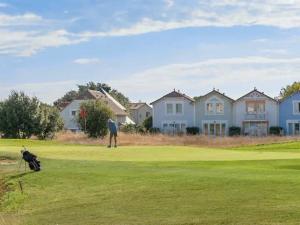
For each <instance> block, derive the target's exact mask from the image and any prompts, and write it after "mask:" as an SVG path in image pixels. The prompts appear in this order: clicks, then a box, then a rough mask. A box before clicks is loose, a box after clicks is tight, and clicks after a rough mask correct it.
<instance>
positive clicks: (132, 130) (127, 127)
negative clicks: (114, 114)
mask: <svg viewBox="0 0 300 225" xmlns="http://www.w3.org/2000/svg"><path fill="white" fill-rule="evenodd" d="M121 131H122V132H124V133H136V126H135V125H134V124H126V125H124V126H122V127H121Z"/></svg>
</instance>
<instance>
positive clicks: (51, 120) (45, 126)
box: [35, 104, 64, 139]
mask: <svg viewBox="0 0 300 225" xmlns="http://www.w3.org/2000/svg"><path fill="white" fill-rule="evenodd" d="M63 127H64V123H63V120H62V118H61V117H60V115H59V111H58V109H57V108H55V107H52V106H50V105H47V104H40V107H39V111H38V116H37V127H36V132H35V134H36V135H37V136H38V138H39V139H47V138H53V137H54V134H55V133H56V132H58V131H60V130H62V129H63Z"/></svg>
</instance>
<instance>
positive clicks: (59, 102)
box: [53, 91, 79, 108]
mask: <svg viewBox="0 0 300 225" xmlns="http://www.w3.org/2000/svg"><path fill="white" fill-rule="evenodd" d="M78 96H79V93H78V91H69V92H67V93H66V94H65V95H64V96H63V97H62V98H60V99H57V100H56V101H55V102H54V103H53V105H55V106H56V107H58V108H60V107H61V106H62V105H63V104H64V103H66V102H71V101H73V100H74V99H76V98H78Z"/></svg>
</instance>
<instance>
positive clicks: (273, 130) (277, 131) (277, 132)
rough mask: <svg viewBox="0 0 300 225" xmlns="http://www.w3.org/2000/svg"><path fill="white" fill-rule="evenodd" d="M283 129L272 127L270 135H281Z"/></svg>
mask: <svg viewBox="0 0 300 225" xmlns="http://www.w3.org/2000/svg"><path fill="white" fill-rule="evenodd" d="M282 130H283V128H282V127H270V134H271V135H280V134H281V132H282Z"/></svg>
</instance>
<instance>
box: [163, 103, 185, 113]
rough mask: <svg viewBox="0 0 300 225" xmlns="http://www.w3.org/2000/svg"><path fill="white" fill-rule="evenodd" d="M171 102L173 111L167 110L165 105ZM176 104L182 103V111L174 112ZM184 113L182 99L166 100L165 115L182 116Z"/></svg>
mask: <svg viewBox="0 0 300 225" xmlns="http://www.w3.org/2000/svg"><path fill="white" fill-rule="evenodd" d="M168 104H172V109H173V113H168V112H167V105H168ZM176 104H181V105H182V113H176ZM183 115H184V102H183V101H166V102H165V116H183Z"/></svg>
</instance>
